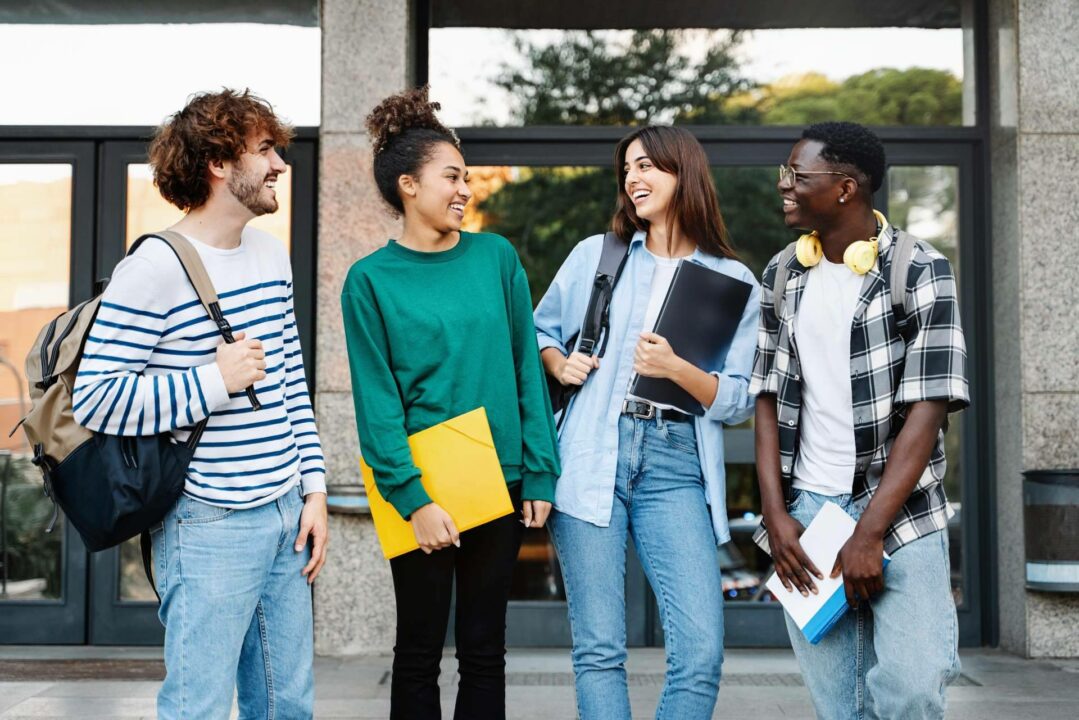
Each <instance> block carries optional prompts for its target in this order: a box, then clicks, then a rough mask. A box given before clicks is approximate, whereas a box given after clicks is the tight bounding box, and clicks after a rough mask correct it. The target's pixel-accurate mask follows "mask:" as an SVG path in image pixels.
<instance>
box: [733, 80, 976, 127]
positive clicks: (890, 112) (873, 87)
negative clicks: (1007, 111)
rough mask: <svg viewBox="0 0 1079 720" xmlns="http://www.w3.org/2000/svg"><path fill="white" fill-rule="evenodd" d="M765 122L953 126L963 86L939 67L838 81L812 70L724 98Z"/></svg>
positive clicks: (959, 114) (960, 116) (959, 119)
mask: <svg viewBox="0 0 1079 720" xmlns="http://www.w3.org/2000/svg"><path fill="white" fill-rule="evenodd" d="M725 105H726V107H727V112H728V113H731V112H733V111H734V110H741V111H747V112H756V113H757V114H758V116H759V118H760V122H761V123H762V124H765V125H808V124H811V123H815V122H821V121H824V120H838V119H843V120H852V121H854V122H860V123H862V124H864V125H959V124H961V123H962V120H963V86H962V83H960V81H959V79H958V78H956V77H955V76H954V75H952V74H951V73H950V72H947V71H945V70H931V69H928V68H911V69H909V70H895V69H892V68H880V69H877V70H870V71H869V72H866V73H862V74H861V75H854V76H853V77H849V78H847V79H846V80H844V81H843V82H841V83H837V82H834V81H832V80H829V79H828V78H826V77H824V76H823V75H820V74H817V73H807V74H805V75H796V76H793V77H788V78H784V79H782V80H779V81H777V82H774V83H771V84H769V85H764V86H760V87H757V88H753V89H751V90H748V91H745V92H743V93H740V94H737V95H735V96H733V97H730V98H727V99H726V100H725Z"/></svg>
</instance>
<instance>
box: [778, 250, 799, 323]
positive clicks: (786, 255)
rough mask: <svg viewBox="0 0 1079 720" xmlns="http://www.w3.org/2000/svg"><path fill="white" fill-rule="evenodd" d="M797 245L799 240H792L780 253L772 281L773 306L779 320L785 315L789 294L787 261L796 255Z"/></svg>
mask: <svg viewBox="0 0 1079 720" xmlns="http://www.w3.org/2000/svg"><path fill="white" fill-rule="evenodd" d="M797 246H798V243H797V241H795V242H792V243H791V244H790V245H787V247H785V248H783V251H782V252H781V253H779V262H778V264H777V265H776V276H775V280H774V281H773V282H772V306H773V307H774V308H775V310H776V319H777V320H778V319H779V318H781V317H783V300H784V298H785V297H786V295H787V276H788V275H789V274H790V271H789V270H788V268H787V263H789V262H790V261H791V258H792V257H794V251H795V248H796V247H797Z"/></svg>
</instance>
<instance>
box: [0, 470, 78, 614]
mask: <svg viewBox="0 0 1079 720" xmlns="http://www.w3.org/2000/svg"><path fill="white" fill-rule="evenodd" d="M5 462H6V461H5V460H3V459H0V473H4V475H3V477H0V482H2V483H3V486H4V487H3V490H2V493H0V494H2V495H3V498H4V500H3V504H2V506H0V512H2V513H3V516H4V526H5V530H6V532H5V538H4V540H5V545H6V551H7V552H6V554H5V555H4V557H3V558H0V560H2V561H3V562H4V564H5V565H6V567H7V577H8V581H9V582H11V581H17V580H31V579H37V578H44V579H45V590H44V592H43V593H42V595H43V596H44V597H47V598H57V597H60V593H61V587H60V568H61V562H60V558H61V553H62V552H63V540H62V538H63V535H64V532H63V527H64V526H63V522H62V520H57V523H56V528H55V529H54V530H53V532H51V533H46V532H45V528H47V527H48V525H49V520H50V519H51V518H52V512H53V506H52V502H51V501H50V500H49V499H48V498H47V497H45V494H44V492H42V484H41V473H40V472H39V471H38V469H37V468H36V467H34V466H33V465H31V464H30V461H29V459H28V458H26V457H20V456H16V457H14V458H12V459H11V464H10V466H8V467H6V468H5ZM5 470H6V472H5Z"/></svg>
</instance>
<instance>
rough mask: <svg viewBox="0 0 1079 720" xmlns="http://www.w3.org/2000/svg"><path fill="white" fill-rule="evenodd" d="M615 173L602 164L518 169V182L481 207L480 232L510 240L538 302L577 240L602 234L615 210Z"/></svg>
mask: <svg viewBox="0 0 1079 720" xmlns="http://www.w3.org/2000/svg"><path fill="white" fill-rule="evenodd" d="M615 182H616V181H615V177H614V174H613V173H612V172H611V171H610V170H606V169H600V168H591V167H585V168H572V167H560V168H522V169H521V170H520V171H519V177H518V179H517V180H516V182H512V183H509V184H507V185H505V186H504V187H503V188H502V189H501V190H499V191H498V192H495V193H492V194H491V195H490V196H488V198H487V199H486V200H485V201H483V202H481V203H480V205H479V212H480V213H481V214H482V216H483V218H484V220H485V223H484V227H483V229H484V230H487V231H490V232H496V233H499V234H501V235H504V236H506V237H507V238H509V239H510V240H511V241H512V242H513V244H514V246H516V248H517V252H518V253H519V254H520V256H521V262H522V263H523V264H524V266H525V270H526V271H527V272H528V282H529V285H530V286H531V288H532V300H533V302H539V299H540V298H541V297H543V293H544V292H546V291H547V287H548V286H549V285H550V284H551V280H553V279H554V276H555V273H556V272H558V268H559V267H560V266H561V265H562V261H563V260H565V259H566V256H567V255H568V254H569V251H570V250H572V249H573V246H574V245H576V244H577V243H578V242H580V241H581V240H583V239H584V238H586V237H588V236H589V235H595V234H598V233H603V232H606V230H607V225H608V223H609V222H610V219H611V214H612V212H613V210H614V199H615Z"/></svg>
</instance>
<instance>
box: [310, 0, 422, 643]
mask: <svg viewBox="0 0 1079 720" xmlns="http://www.w3.org/2000/svg"><path fill="white" fill-rule="evenodd" d="M320 11H321V18H320V24H321V26H322V124H321V131H320V134H319V199H318V202H319V207H318V304H317V307H318V315H317V317H318V322H317V330H316V332H317V342H316V348H317V352H316V355H317V370H316V394H315V402H316V409H317V412H318V420H319V432H320V433H321V435H322V443H323V447H324V451H325V455H326V468H327V471H328V474H329V483H330V484H331V486H333V485H348V484H354V483H359V482H360V479H359V466H358V459H359V443H358V440H357V437H356V418H355V414H354V410H353V404H352V386H351V382H350V379H349V371H348V358H347V357H346V354H345V338H344V329H343V326H342V323H341V300H340V298H341V286H342V283H343V282H344V279H345V275H346V274H347V273H348V269H349V267H351V265H352V263H354V262H355V261H356V260H358V259H359V258H361V257H363V256H364V255H366V254H368V253H370V252H372V251H373V250H375V249H377V248H379V247H381V246H382V245H383V244H385V242H386V240H387V238H389V237H392V236H393V235H395V234H396V233H397V232H398V227H399V224H398V221H396V220H394V219H393V218H392V217H391V216H390V215H389V213H388V212H387V211H386V209H385V207H384V205H383V203H382V201H381V199H380V198H379V195H378V190H377V189H376V188H375V182H374V178H373V177H372V174H371V161H372V151H371V144H370V141H369V140H368V137H367V134H366V132H365V131H364V128H363V121H364V118H365V117H366V116H367V114H368V113H369V112H370V111H371V110H372V108H374V106H375V105H376V104H378V102H379V101H380V100H382V98H384V97H386V96H388V95H391V94H393V93H395V92H399V91H400V90H402V89H404V88H405V87H407V86H408V85H409V83H410V78H411V77H412V76H413V68H412V67H411V65H412V47H413V40H412V38H413V31H412V23H413V14H412V3H410V2H405V1H403V0H322V2H321V8H320ZM331 492H332V487H331ZM330 532H331V536H330V537H331V541H330V542H331V544H330V551H329V555H328V558H327V561H326V567H325V568H324V569H323V571H322V575H321V577H320V578H319V581H318V583H316V585H315V651H316V652H317V653H319V654H323V655H326V654H343V653H358V652H388V651H389V650H390V649H391V648H392V646H393V634H394V625H395V615H394V602H393V585H392V582H391V579H390V569H389V565H388V564H387V563H386V561H385V559H384V558H383V557H382V553H381V551H380V550H379V547H378V540H377V538H376V537H375V533H374V527H373V526H372V524H371V519H370V516H357V515H338V514H331V516H330Z"/></svg>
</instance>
